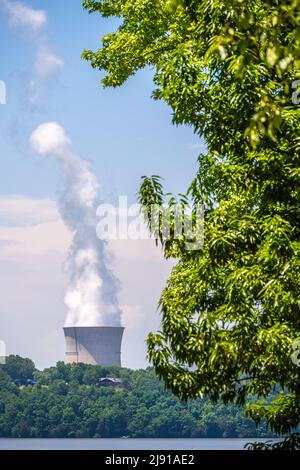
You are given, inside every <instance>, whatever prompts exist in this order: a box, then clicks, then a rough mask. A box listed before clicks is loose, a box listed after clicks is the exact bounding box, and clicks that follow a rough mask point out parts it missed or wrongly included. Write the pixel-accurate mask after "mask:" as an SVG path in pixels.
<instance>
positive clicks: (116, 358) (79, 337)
mask: <svg viewBox="0 0 300 470" xmlns="http://www.w3.org/2000/svg"><path fill="white" fill-rule="evenodd" d="M123 332H124V328H122V327H113V326H103V327H102V326H101V327H94V326H84V327H68V328H64V334H65V341H66V357H65V363H66V364H72V363H74V362H75V363H83V364H93V365H95V364H98V365H101V366H112V365H116V366H121V343H122V337H123Z"/></svg>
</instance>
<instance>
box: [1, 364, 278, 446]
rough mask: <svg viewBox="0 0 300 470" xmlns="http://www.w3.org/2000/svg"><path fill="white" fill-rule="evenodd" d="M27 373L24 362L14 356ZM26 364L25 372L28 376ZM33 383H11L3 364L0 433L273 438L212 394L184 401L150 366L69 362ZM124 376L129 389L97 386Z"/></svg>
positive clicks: (37, 374) (37, 375)
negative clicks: (131, 367)
mask: <svg viewBox="0 0 300 470" xmlns="http://www.w3.org/2000/svg"><path fill="white" fill-rule="evenodd" d="M9 360H10V361H12V360H14V361H15V363H18V365H19V371H22V366H24V364H25V361H24V360H23V359H21V358H14V357H10V359H9ZM26 374H27V372H26V366H25V367H24V371H23V376H24V377H25V376H26V379H28V378H30V377H31V376H29V375H26ZM34 375H35V380H36V382H37V384H36V385H35V386H27V387H24V386H20V387H17V386H16V385H15V384H14V381H13V380H12V378H11V377H10V376H9V375H8V374H7V373H6V372H5V367H4V366H0V437H15V438H30V437H48V438H49V437H57V438H59V437H81V438H85V437H90V438H92V437H107V438H109V437H122V436H127V437H136V438H138V437H153V438H154V437H157V438H158V437H165V438H167V437H170V438H171V437H253V436H265V437H267V436H270V437H271V436H272V434H271V433H269V432H267V431H266V429H265V427H264V426H262V427H261V428H259V429H258V430H256V429H255V426H254V424H253V422H252V421H251V420H249V419H246V418H245V417H244V416H243V413H242V411H241V410H240V409H239V408H238V407H236V406H233V405H231V406H230V407H226V406H224V405H222V404H221V403H219V404H217V405H213V404H212V403H210V402H209V400H207V399H203V400H194V401H191V402H190V403H188V404H187V403H183V402H181V401H180V400H179V399H178V398H175V397H174V395H173V394H172V393H171V392H170V391H166V390H165V389H164V386H163V383H162V382H161V381H159V380H158V379H157V377H156V376H155V374H154V371H153V370H152V369H150V368H149V369H147V370H137V371H133V370H129V369H121V368H118V367H100V366H88V365H83V364H73V365H65V364H64V363H62V362H59V363H58V364H57V365H56V367H51V368H49V369H45V370H44V371H42V372H40V371H37V370H35V372H34ZM105 376H109V377H119V378H121V379H122V381H123V384H124V386H125V388H123V389H115V388H112V387H107V388H104V387H100V386H99V382H98V381H99V378H100V377H105Z"/></svg>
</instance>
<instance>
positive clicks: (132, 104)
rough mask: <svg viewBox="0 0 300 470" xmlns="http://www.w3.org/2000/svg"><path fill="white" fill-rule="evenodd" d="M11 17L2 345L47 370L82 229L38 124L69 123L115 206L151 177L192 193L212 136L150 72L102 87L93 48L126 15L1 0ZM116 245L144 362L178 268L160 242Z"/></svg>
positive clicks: (1, 120)
mask: <svg viewBox="0 0 300 470" xmlns="http://www.w3.org/2000/svg"><path fill="white" fill-rule="evenodd" d="M10 5H14V8H15V7H17V9H18V8H19V9H20V8H23V7H25V8H27V10H26V11H27V13H28V14H29V20H30V21H29V20H28V21H29V23H26V22H25V20H26V15H19V16H9V15H8V11H9V8H10ZM41 10H42V11H41ZM36 11H37V12H36ZM22 22H23V23H22ZM24 22H25V23H24ZM20 23H21V26H20ZM0 24H1V27H0V53H1V59H2V60H1V66H0V80H3V81H5V83H6V86H7V104H6V105H1V106H0V149H1V150H0V158H1V172H0V289H1V295H0V332H1V334H0V336H1V337H0V340H2V341H4V342H5V343H6V346H7V353H9V354H16V353H18V354H21V355H23V356H29V357H32V358H33V359H34V360H35V361H36V363H37V365H38V366H39V367H41V368H42V367H45V366H49V365H52V364H53V363H55V362H56V361H57V360H61V359H62V358H63V354H64V344H63V337H62V325H63V323H64V318H65V315H66V311H65V306H64V303H63V296H64V291H65V289H66V286H67V282H68V280H67V277H66V275H65V273H64V272H63V270H62V266H63V263H64V260H65V259H66V257H67V254H68V248H69V246H70V243H71V236H70V233H69V232H68V230H67V229H66V227H65V226H64V224H63V221H62V220H61V217H60V215H59V213H58V210H57V207H56V197H57V191H58V188H60V186H61V184H62V183H61V174H60V172H59V169H58V167H57V165H56V162H54V161H52V160H47V159H41V158H39V157H37V156H36V155H35V154H33V152H32V151H31V149H30V146H29V143H28V142H29V136H30V135H31V133H32V131H33V130H34V129H36V127H37V126H39V125H40V124H42V123H44V122H49V121H56V122H58V123H59V124H60V125H61V126H62V127H63V128H64V129H65V131H66V133H67V134H68V135H69V137H70V138H71V140H72V143H73V149H74V151H75V152H76V153H77V154H78V155H80V156H81V157H82V158H85V159H87V160H89V161H90V162H91V169H92V171H93V172H94V173H95V175H96V176H97V178H98V180H99V182H100V185H101V188H102V190H101V196H102V200H103V201H105V202H113V201H115V200H116V198H117V196H119V195H127V196H129V198H130V200H131V201H134V200H135V197H136V193H137V190H138V187H139V182H140V177H141V176H142V175H145V174H146V175H151V174H159V175H161V176H162V177H164V178H165V188H166V190H167V191H170V192H175V193H176V192H184V191H185V190H186V189H187V186H188V185H189V183H190V182H191V179H192V178H193V176H194V174H195V170H196V160H197V154H198V153H199V152H200V148H201V142H200V141H199V139H198V138H197V137H196V136H194V135H193V132H192V130H191V129H189V128H186V127H179V128H177V127H175V126H173V125H172V124H171V110H170V109H169V108H168V107H167V106H166V105H165V104H163V103H160V102H156V101H154V100H152V99H151V93H152V90H153V83H152V72H151V71H150V70H143V71H141V72H139V73H138V74H137V75H136V76H135V77H133V78H131V79H130V80H129V81H128V82H127V83H126V84H125V85H124V86H123V87H121V88H119V89H103V88H102V87H101V86H100V84H99V82H100V78H101V73H100V72H99V71H95V70H93V69H92V68H91V67H90V66H89V64H88V63H86V62H84V61H82V59H81V53H82V51H83V49H85V48H86V49H96V48H97V47H99V46H100V39H101V36H103V35H104V34H105V33H107V32H108V31H111V30H113V29H115V28H116V27H117V24H118V23H117V21H116V20H103V19H101V17H100V16H99V15H97V14H93V15H89V14H88V13H87V12H85V11H84V10H83V8H82V6H81V2H80V1H79V0H68V1H61V0H24V2H23V0H22V1H21V2H17V3H16V2H13V1H11V0H0ZM35 28H36V29H35ZM46 59H47V60H46ZM48 72H49V73H48ZM30 87H31V88H30ZM110 248H111V250H112V251H113V254H114V257H115V262H114V270H115V274H116V275H117V277H118V278H119V279H120V281H121V285H122V289H121V292H120V303H121V306H122V309H123V311H124V320H123V322H124V325H125V327H126V332H125V336H124V347H123V364H124V365H125V366H128V367H133V368H137V367H144V366H146V365H147V361H146V348H145V339H146V336H147V334H148V332H149V331H150V330H155V329H157V328H158V327H159V321H160V320H159V314H158V313H157V312H156V305H157V300H158V298H159V294H160V291H161V289H162V287H163V285H164V282H165V280H166V278H167V276H168V274H169V272H170V268H171V263H170V262H165V261H164V260H163V256H162V253H161V251H160V249H157V248H156V247H155V244H154V242H153V241H149V240H148V241H139V242H132V241H128V242H124V243H121V242H118V241H117V242H115V243H112V245H111V247H110Z"/></svg>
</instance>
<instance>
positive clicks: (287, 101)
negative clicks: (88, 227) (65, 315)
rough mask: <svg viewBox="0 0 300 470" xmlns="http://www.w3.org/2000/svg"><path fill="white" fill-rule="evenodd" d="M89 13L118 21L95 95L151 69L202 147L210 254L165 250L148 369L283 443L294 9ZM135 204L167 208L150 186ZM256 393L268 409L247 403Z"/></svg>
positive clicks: (297, 73)
mask: <svg viewBox="0 0 300 470" xmlns="http://www.w3.org/2000/svg"><path fill="white" fill-rule="evenodd" d="M83 5H84V7H85V8H86V9H87V10H88V11H90V12H93V11H98V12H99V13H100V14H101V15H102V16H103V17H109V16H114V17H118V18H119V19H120V26H119V27H118V30H117V31H115V32H112V33H110V34H107V35H106V36H105V37H104V38H103V41H102V47H101V48H100V49H99V50H98V51H96V52H92V51H85V52H84V53H83V57H84V58H85V59H87V60H89V61H90V63H91V65H92V66H93V67H94V68H98V69H101V70H103V71H104V72H105V73H106V75H105V77H104V78H103V79H102V83H103V85H104V86H113V87H115V86H120V85H122V84H123V83H124V82H125V81H126V80H127V79H128V77H130V76H131V75H133V74H134V73H135V72H136V71H138V70H139V69H141V68H143V67H145V66H151V67H152V68H153V69H154V83H155V86H156V88H155V90H154V92H153V96H154V98H155V99H160V100H164V101H165V102H166V103H168V104H169V105H170V106H171V108H172V112H173V121H174V123H175V124H186V125H189V126H191V127H192V128H193V129H194V131H195V133H196V134H197V135H198V136H199V137H203V138H204V139H205V142H206V145H207V151H206V152H204V153H203V154H201V155H199V157H198V160H199V169H198V172H197V175H196V176H195V179H194V180H193V181H192V183H191V186H190V188H189V189H188V191H187V194H188V196H189V198H190V199H191V201H192V204H193V205H195V204H198V203H201V204H203V205H204V207H205V242H204V245H203V247H202V248H201V249H200V250H198V251H189V250H187V249H186V246H185V244H184V243H182V240H177V239H175V238H174V236H172V233H171V235H170V236H169V238H168V239H167V240H163V239H162V240H161V241H162V243H163V246H164V250H165V256H166V257H174V258H176V259H177V260H178V261H177V264H176V266H175V267H174V269H173V271H172V274H171V276H170V278H169V279H168V281H167V285H166V287H165V289H164V291H163V293H162V296H161V299H160V302H159V305H160V309H161V312H162V328H161V331H159V332H157V333H155V334H153V333H152V334H150V336H149V338H148V348H149V357H150V359H151V360H152V362H153V364H154V367H155V370H156V372H157V374H158V375H159V377H161V378H163V380H164V381H165V383H166V385H167V386H168V387H169V388H171V389H172V390H173V392H174V393H175V394H177V395H178V396H180V397H182V398H185V399H187V398H195V397H199V396H203V395H207V396H209V397H210V398H211V399H212V400H218V399H222V400H223V401H224V402H225V403H228V402H235V403H238V404H243V405H244V404H248V406H247V407H246V410H247V415H248V416H250V417H252V418H253V419H254V420H255V422H256V423H259V422H260V421H261V420H262V419H265V420H266V422H267V424H268V426H269V427H270V428H271V429H273V430H274V431H276V432H277V433H288V432H291V431H292V430H293V429H294V428H295V427H296V426H297V424H298V423H299V420H300V368H299V365H297V364H296V363H295V362H293V361H292V353H293V345H294V344H295V341H297V340H299V326H300V299H299V281H300V257H299V253H300V204H299V201H300V178H299V176H300V170H299V163H300V156H299V155H300V153H299V150H300V140H299V134H298V131H299V124H300V107H299V106H298V104H299V100H298V99H297V97H298V92H297V86H299V83H300V82H298V79H299V78H300V30H299V20H300V12H299V8H298V1H296V0H289V1H286V2H282V1H280V0H275V1H272V2H271V1H269V0H267V1H265V0H264V1H263V0H224V1H223V0H217V1H214V2H211V1H210V0H170V1H164V0H117V1H114V0H104V1H89V0H85V1H84V2H83ZM140 200H141V202H142V203H143V204H144V205H145V207H146V209H149V208H150V206H151V204H152V203H153V201H160V202H161V203H162V202H163V201H164V200H165V201H166V202H168V196H164V189H163V188H162V186H161V183H160V182H159V180H157V178H154V179H153V178H145V179H144V180H143V183H142V186H141V190H140ZM169 204H170V205H171V206H172V204H173V199H172V201H171V203H170V200H169ZM146 213H148V212H147V211H146ZM278 385H279V387H280V393H279V394H278V395H277V396H276V397H275V398H274V399H273V401H272V402H271V404H264V402H263V400H264V399H266V398H267V397H268V396H269V394H270V393H272V392H273V391H274V390H275V388H276V387H277V386H278ZM250 394H254V395H256V396H257V397H260V398H261V399H262V401H258V402H257V403H254V404H253V403H248V397H249V395H250Z"/></svg>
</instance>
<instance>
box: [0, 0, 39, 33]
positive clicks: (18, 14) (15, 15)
mask: <svg viewBox="0 0 300 470" xmlns="http://www.w3.org/2000/svg"><path fill="white" fill-rule="evenodd" d="M0 5H2V6H3V7H4V9H5V10H6V12H7V13H8V16H9V23H10V25H11V26H12V27H18V28H19V27H21V28H24V27H25V28H29V29H30V30H31V31H34V32H36V31H38V30H39V29H41V28H42V27H43V26H44V25H45V24H46V23H47V13H46V12H45V11H44V10H34V9H33V8H30V7H28V6H27V5H25V4H24V3H21V2H12V1H9V0H0Z"/></svg>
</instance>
